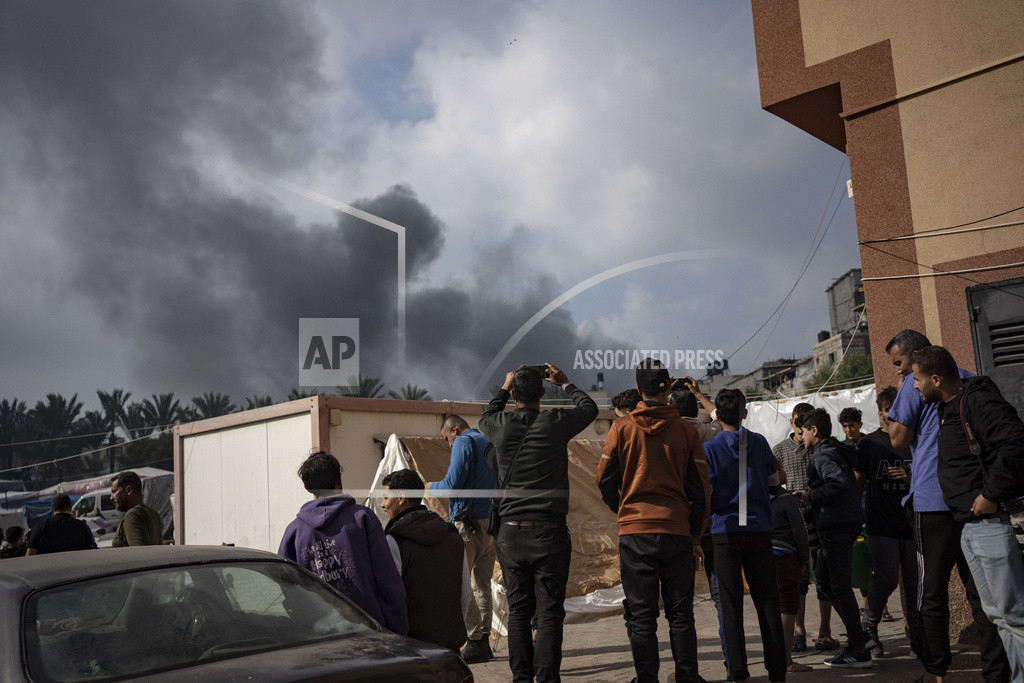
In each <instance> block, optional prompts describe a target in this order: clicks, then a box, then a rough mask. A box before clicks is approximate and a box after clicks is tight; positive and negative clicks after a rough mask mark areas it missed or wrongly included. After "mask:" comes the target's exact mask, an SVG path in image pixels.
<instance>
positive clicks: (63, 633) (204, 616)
mask: <svg viewBox="0 0 1024 683" xmlns="http://www.w3.org/2000/svg"><path fill="white" fill-rule="evenodd" d="M0 614H4V615H6V619H7V621H6V622H3V623H4V627H3V629H2V634H0V680H3V681H69V682H70V681H90V682H91V681H120V680H126V679H132V680H140V679H141V680H145V681H199V680H203V681H243V680H244V681H324V682H326V681H403V682H405V681H443V682H444V683H472V681H473V676H472V674H471V673H470V671H469V668H468V667H467V666H466V664H465V663H464V662H463V661H462V660H461V659H460V658H459V656H458V654H457V653H455V652H452V651H451V650H446V649H444V648H439V647H437V646H434V645H429V644H427V643H422V642H420V641H418V640H413V639H411V638H405V637H402V636H398V635H395V634H393V633H390V632H389V631H385V630H383V629H382V628H381V627H380V625H378V624H377V622H375V621H374V620H373V619H372V618H370V617H369V616H367V615H366V613H365V612H363V611H362V610H360V609H359V608H358V607H356V606H355V605H354V604H353V603H352V602H351V601H350V600H348V599H347V598H345V597H344V596H343V595H341V594H340V593H338V592H337V591H336V590H334V589H333V588H332V587H330V586H329V585H327V584H326V583H323V582H322V581H320V579H318V578H317V577H316V576H314V575H313V574H311V573H309V572H307V571H306V570H305V569H302V568H301V567H298V566H296V565H295V564H293V563H291V562H288V561H287V560H284V559H282V558H280V557H278V556H277V555H274V554H271V553H266V552H262V551H258V550H248V549H243V548H229V547H202V546H151V547H144V548H113V549H110V550H92V551H81V552H75V553H54V554H51V555H36V556H33V557H24V558H17V559H10V560H4V561H3V562H2V564H0Z"/></svg>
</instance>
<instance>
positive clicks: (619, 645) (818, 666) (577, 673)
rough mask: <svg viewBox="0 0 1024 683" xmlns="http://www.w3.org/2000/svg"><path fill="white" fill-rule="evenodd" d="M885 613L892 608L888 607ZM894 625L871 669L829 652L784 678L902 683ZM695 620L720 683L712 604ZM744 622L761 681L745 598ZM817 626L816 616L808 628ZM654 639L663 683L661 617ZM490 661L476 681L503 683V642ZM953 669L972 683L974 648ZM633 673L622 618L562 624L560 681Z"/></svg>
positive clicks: (709, 669) (916, 667)
mask: <svg viewBox="0 0 1024 683" xmlns="http://www.w3.org/2000/svg"><path fill="white" fill-rule="evenodd" d="M890 610H892V608H891V606H890ZM892 612H893V614H894V616H896V617H897V619H898V620H897V621H895V622H891V623H883V624H881V625H880V626H879V635H880V637H881V638H882V643H883V645H884V647H885V649H886V654H885V656H884V657H876V658H875V665H874V667H873V668H871V669H830V668H829V667H827V666H825V665H824V664H823V663H822V662H823V660H824V659H825V658H826V656H827V655H829V654H835V651H833V652H832V653H824V652H814V651H811V652H804V653H801V654H800V655H799V656H798V659H797V661H800V662H802V663H804V664H808V665H811V666H813V667H814V670H813V671H811V672H808V673H795V674H789V675H788V680H789V681H791V682H796V683H818V682H821V681H829V682H831V683H834V682H835V681H836V680H837V679H838V680H848V681H855V680H858V681H859V680H871V681H886V682H888V681H906V682H908V683H909V682H910V681H913V680H915V679H916V678H917V676H918V675H920V674H921V673H922V672H923V669H922V668H921V666H920V664H919V663H918V662H917V660H916V659H914V657H913V655H912V654H911V653H910V648H909V646H908V643H907V640H906V638H905V637H904V636H903V622H902V619H900V617H902V615H901V614H900V613H899V612H898V611H895V610H892ZM694 613H695V617H696V621H697V647H698V657H699V661H700V672H701V675H702V676H703V677H704V678H705V679H706V680H708V681H709V682H714V681H724V680H725V669H724V666H723V664H722V650H721V645H720V643H719V639H718V620H717V618H716V616H715V606H714V603H712V602H711V601H710V600H706V599H705V600H700V599H698V601H697V604H695V605H694ZM744 623H745V625H746V633H747V656H748V661H749V667H750V672H751V676H752V677H751V679H750V680H751V681H752V682H754V681H767V680H768V675H767V673H766V672H765V669H764V666H763V665H762V661H763V658H762V653H761V640H760V635H759V633H758V631H757V617H756V614H755V612H754V607H753V604H752V603H751V602H750V599H749V598H747V600H746V610H745V615H744ZM810 624H814V625H817V615H816V614H815V617H814V618H813V619H810V620H809V625H810ZM841 632H842V626H841V624H840V623H839V620H838V619H837V618H836V617H835V616H834V615H833V625H832V633H833V635H834V636H836V637H838V634H839V633H841ZM658 636H659V639H660V641H661V680H662V681H665V680H666V679H667V677H668V675H669V673H671V671H672V668H671V667H672V652H671V650H670V648H669V644H668V624H667V622H665V620H664V619H660V620H659V622H658ZM495 645H496V647H495V655H496V659H495V660H494V661H491V662H487V663H486V664H473V665H471V667H470V668H471V669H472V670H473V675H474V678H475V679H476V683H505V682H507V681H509V680H510V679H511V676H510V673H509V668H508V650H507V648H506V643H505V639H504V638H502V639H500V640H499V641H497V643H496V644H495ZM954 652H955V653H956V654H954V657H953V668H952V670H951V671H950V674H949V675H948V676H947V678H946V680H947V681H949V682H950V683H965V682H966V681H978V680H980V678H981V668H980V664H979V658H978V651H977V648H971V646H954ZM634 675H635V672H634V670H633V660H632V657H631V655H630V653H629V649H628V647H627V644H626V631H625V628H624V626H623V622H622V616H621V614H619V615H614V616H609V617H603V618H601V619H599V620H597V621H593V622H590V623H584V624H567V625H566V627H565V639H564V646H563V658H562V678H563V680H567V681H587V682H593V683H604V682H606V681H607V682H618V681H622V682H623V683H628V682H629V681H630V680H631V679H632V677H633V676H634Z"/></svg>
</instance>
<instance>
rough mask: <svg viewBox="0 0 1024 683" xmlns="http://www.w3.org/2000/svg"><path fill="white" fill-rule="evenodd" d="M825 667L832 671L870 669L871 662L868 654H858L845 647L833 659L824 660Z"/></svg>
mask: <svg viewBox="0 0 1024 683" xmlns="http://www.w3.org/2000/svg"><path fill="white" fill-rule="evenodd" d="M825 666H830V667H832V668H833V669H870V668H871V667H872V666H873V662H872V661H871V654H870V653H868V652H858V651H857V650H854V649H853V648H852V647H850V646H849V645H847V646H845V647H844V648H843V649H842V650H840V651H839V654H837V655H836V656H835V657H833V658H832V659H826V660H825Z"/></svg>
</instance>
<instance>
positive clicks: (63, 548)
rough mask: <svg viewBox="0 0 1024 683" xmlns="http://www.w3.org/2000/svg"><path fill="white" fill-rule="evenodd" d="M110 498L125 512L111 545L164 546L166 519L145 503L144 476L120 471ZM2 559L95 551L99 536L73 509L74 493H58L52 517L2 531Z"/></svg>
mask: <svg viewBox="0 0 1024 683" xmlns="http://www.w3.org/2000/svg"><path fill="white" fill-rule="evenodd" d="M110 498H111V500H112V501H113V503H114V507H115V508H116V509H117V510H118V511H119V512H122V513H124V516H123V517H122V518H121V521H120V522H119V523H118V525H117V529H116V530H115V531H114V536H113V539H112V541H111V546H113V547H115V548H116V547H121V546H139V545H160V544H161V543H163V520H161V519H160V514H159V513H158V512H157V511H156V510H154V509H152V508H151V507H149V506H148V505H146V504H145V503H144V502H143V496H142V479H141V478H140V477H139V475H138V474H136V473H135V472H132V471H124V472H120V473H118V474H117V476H115V477H114V478H113V479H112V480H111V482H110ZM2 536H3V541H4V542H3V547H2V548H0V559H6V558H10V557H26V556H29V557H30V556H32V555H46V554H49V553H62V552H69V551H73V550H91V549H93V548H95V547H96V539H95V537H94V536H93V533H92V530H91V529H90V528H89V525H88V524H86V523H85V522H84V521H82V520H81V519H78V518H77V517H75V516H74V515H73V514H72V512H71V496H69V495H68V494H66V493H57V494H54V496H53V498H52V499H51V500H50V516H48V517H47V518H46V519H44V520H43V521H41V522H39V523H37V524H36V525H35V526H33V527H32V529H31V530H29V532H28V534H27V535H26V533H25V528H24V527H22V526H19V525H13V526H9V527H7V529H6V531H3V532H2Z"/></svg>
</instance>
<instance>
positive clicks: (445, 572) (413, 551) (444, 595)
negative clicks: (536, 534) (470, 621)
mask: <svg viewBox="0 0 1024 683" xmlns="http://www.w3.org/2000/svg"><path fill="white" fill-rule="evenodd" d="M381 484H382V485H383V487H384V498H383V500H381V503H380V506H381V507H382V508H383V509H384V513H385V514H386V515H387V516H388V525H387V526H386V527H384V533H385V534H386V535H387V540H388V548H390V549H391V555H392V557H394V558H395V564H396V565H397V566H398V571H399V573H401V575H402V583H404V584H405V596H406V607H407V608H408V614H409V637H410V638H417V639H419V640H423V641H426V642H428V643H434V644H435V645H440V646H441V647H446V648H448V649H449V650H455V651H456V652H458V650H459V648H460V647H462V645H463V643H465V642H466V623H465V621H464V620H463V614H464V612H465V609H464V603H465V606H467V607H468V605H469V595H470V591H469V577H468V567H467V565H466V552H465V546H464V544H463V541H462V536H461V535H460V534H459V530H458V529H456V528H455V525H454V524H449V523H448V522H446V521H444V519H442V518H441V516H440V515H438V514H437V513H436V512H433V511H431V510H428V509H427V508H426V507H424V506H423V505H422V504H421V501H422V499H423V480H422V479H420V476H419V475H418V474H416V473H415V472H413V471H412V470H396V471H394V472H392V473H391V474H388V475H387V476H386V477H384V479H383V480H382V482H381ZM464 597H465V598H466V599H465V600H463V598H464Z"/></svg>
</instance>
